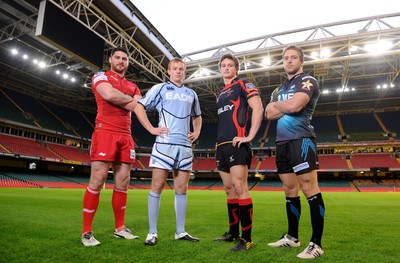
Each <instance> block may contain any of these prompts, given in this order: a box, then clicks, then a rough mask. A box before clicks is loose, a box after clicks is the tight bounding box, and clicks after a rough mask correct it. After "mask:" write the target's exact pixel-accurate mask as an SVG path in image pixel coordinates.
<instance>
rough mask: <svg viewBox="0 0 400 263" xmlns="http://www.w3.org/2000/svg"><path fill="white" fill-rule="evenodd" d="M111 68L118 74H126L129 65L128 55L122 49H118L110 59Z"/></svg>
mask: <svg viewBox="0 0 400 263" xmlns="http://www.w3.org/2000/svg"><path fill="white" fill-rule="evenodd" d="M109 62H110V64H111V70H112V71H115V72H116V73H118V74H124V72H125V71H126V69H127V68H128V65H129V60H128V55H127V54H126V53H125V52H122V51H116V52H115V53H114V55H112V56H111V57H110V59H109Z"/></svg>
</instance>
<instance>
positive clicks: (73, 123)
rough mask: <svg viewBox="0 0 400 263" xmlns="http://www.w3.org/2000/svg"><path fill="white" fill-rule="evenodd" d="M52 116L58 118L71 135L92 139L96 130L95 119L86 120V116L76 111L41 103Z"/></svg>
mask: <svg viewBox="0 0 400 263" xmlns="http://www.w3.org/2000/svg"><path fill="white" fill-rule="evenodd" d="M41 103H42V104H43V105H44V106H45V107H46V109H48V110H49V111H50V112H51V114H52V115H54V116H56V118H57V119H58V120H60V122H61V123H62V124H63V126H64V127H65V128H67V130H68V132H69V133H73V134H74V135H76V136H79V137H83V138H88V139H90V138H91V136H92V131H93V129H94V121H95V119H94V118H93V119H90V120H89V119H88V118H86V119H85V118H84V116H83V115H82V114H81V113H80V112H79V111H78V110H75V109H69V108H66V107H62V106H59V105H56V104H53V103H49V102H45V101H42V102H41Z"/></svg>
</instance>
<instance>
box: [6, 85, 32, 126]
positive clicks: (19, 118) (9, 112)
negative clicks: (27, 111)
mask: <svg viewBox="0 0 400 263" xmlns="http://www.w3.org/2000/svg"><path fill="white" fill-rule="evenodd" d="M5 90H6V89H1V90H0V119H4V120H8V121H13V122H16V123H22V124H27V125H30V126H35V124H34V123H33V121H32V120H30V119H28V118H27V117H28V116H24V115H23V113H22V112H21V110H19V109H18V108H17V106H15V105H14V104H13V103H12V102H11V101H10V100H9V99H8V98H7V97H6V96H5V94H6V95H8V94H7V93H3V92H5Z"/></svg>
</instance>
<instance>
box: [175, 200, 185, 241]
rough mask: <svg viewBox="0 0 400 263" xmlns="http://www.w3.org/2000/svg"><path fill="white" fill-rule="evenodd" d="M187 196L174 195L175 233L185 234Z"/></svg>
mask: <svg viewBox="0 0 400 263" xmlns="http://www.w3.org/2000/svg"><path fill="white" fill-rule="evenodd" d="M186 207H187V196H186V194H177V193H175V215H176V233H177V234H180V233H182V232H185V219H186Z"/></svg>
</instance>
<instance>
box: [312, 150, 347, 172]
mask: <svg viewBox="0 0 400 263" xmlns="http://www.w3.org/2000/svg"><path fill="white" fill-rule="evenodd" d="M318 161H319V169H320V170H334V169H338V170H347V169H349V166H348V165H347V162H346V159H345V157H344V156H343V155H341V154H320V155H318Z"/></svg>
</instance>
